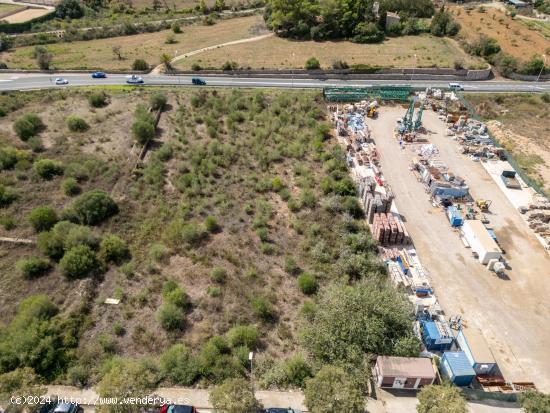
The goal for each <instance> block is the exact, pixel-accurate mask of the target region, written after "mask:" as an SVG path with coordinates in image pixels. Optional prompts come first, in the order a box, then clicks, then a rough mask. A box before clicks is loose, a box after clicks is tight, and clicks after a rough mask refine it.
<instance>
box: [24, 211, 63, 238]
mask: <svg viewBox="0 0 550 413" xmlns="http://www.w3.org/2000/svg"><path fill="white" fill-rule="evenodd" d="M57 220H58V218H57V213H56V212H55V209H53V208H52V207H49V206H40V207H36V208H34V209H33V210H32V211H31V212H30V214H29V221H30V223H31V225H32V227H33V228H34V230H35V231H36V232H42V231H47V230H49V229H50V228H51V227H53V226H54V225H55V224H56V223H57Z"/></svg>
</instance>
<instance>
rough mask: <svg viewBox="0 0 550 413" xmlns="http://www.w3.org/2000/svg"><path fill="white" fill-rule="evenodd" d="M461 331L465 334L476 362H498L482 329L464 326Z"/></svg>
mask: <svg viewBox="0 0 550 413" xmlns="http://www.w3.org/2000/svg"><path fill="white" fill-rule="evenodd" d="M460 331H461V332H462V334H463V335H464V338H465V339H466V342H467V343H468V347H470V351H471V352H472V357H473V358H474V360H475V362H476V363H480V364H493V363H496V361H495V357H494V356H493V353H492V352H491V349H490V348H489V346H488V345H487V341H486V340H485V337H483V334H482V333H481V330H478V329H477V328H463V329H462V330H460Z"/></svg>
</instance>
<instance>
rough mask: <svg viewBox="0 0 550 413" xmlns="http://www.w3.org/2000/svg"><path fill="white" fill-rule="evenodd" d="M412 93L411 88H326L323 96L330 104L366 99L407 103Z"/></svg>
mask: <svg viewBox="0 0 550 413" xmlns="http://www.w3.org/2000/svg"><path fill="white" fill-rule="evenodd" d="M411 91H412V87H411V86H381V87H326V88H323V96H324V97H325V99H326V100H327V101H328V102H357V101H360V100H364V99H380V100H395V101H400V102H405V101H407V100H408V98H409V95H410V94H411Z"/></svg>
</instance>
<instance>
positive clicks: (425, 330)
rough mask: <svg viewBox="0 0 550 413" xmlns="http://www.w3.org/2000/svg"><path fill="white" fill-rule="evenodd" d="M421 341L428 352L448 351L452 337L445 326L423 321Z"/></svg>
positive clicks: (451, 343)
mask: <svg viewBox="0 0 550 413" xmlns="http://www.w3.org/2000/svg"><path fill="white" fill-rule="evenodd" d="M421 327H422V330H421V331H422V341H423V342H424V345H425V346H426V350H429V351H445V350H450V349H451V346H452V345H453V341H454V337H453V335H452V333H451V332H450V331H448V328H447V326H446V325H444V324H442V323H440V322H436V321H431V320H425V321H421Z"/></svg>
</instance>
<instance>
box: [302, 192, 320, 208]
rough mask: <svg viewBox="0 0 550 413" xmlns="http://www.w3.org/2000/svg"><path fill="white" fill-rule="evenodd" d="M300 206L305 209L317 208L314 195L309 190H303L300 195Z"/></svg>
mask: <svg viewBox="0 0 550 413" xmlns="http://www.w3.org/2000/svg"><path fill="white" fill-rule="evenodd" d="M300 205H302V206H305V207H307V208H312V209H313V208H315V207H316V206H317V198H316V197H315V194H314V193H313V192H312V191H311V190H309V189H304V190H303V191H302V193H301V194H300Z"/></svg>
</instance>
